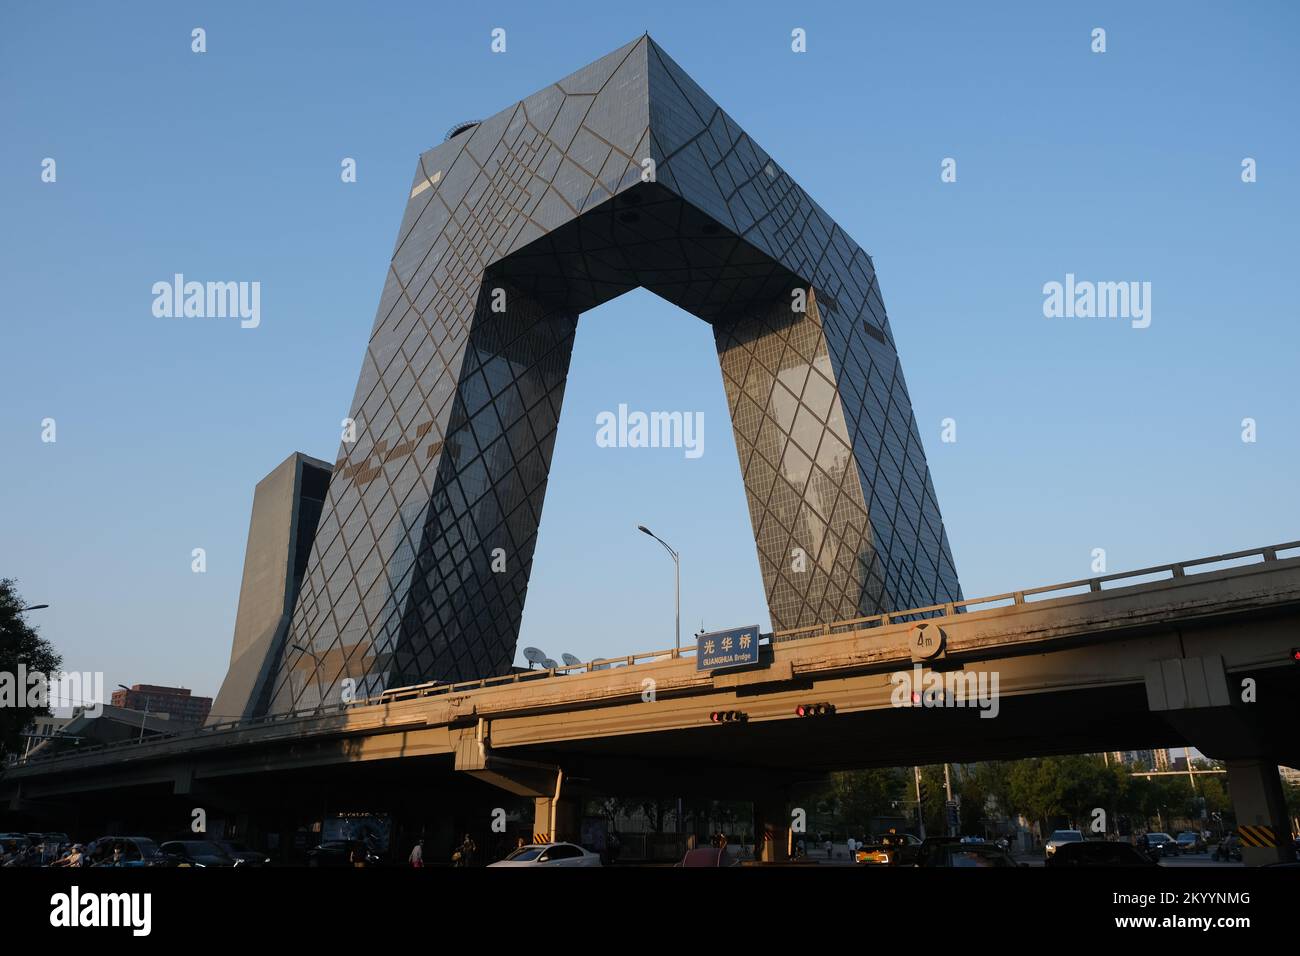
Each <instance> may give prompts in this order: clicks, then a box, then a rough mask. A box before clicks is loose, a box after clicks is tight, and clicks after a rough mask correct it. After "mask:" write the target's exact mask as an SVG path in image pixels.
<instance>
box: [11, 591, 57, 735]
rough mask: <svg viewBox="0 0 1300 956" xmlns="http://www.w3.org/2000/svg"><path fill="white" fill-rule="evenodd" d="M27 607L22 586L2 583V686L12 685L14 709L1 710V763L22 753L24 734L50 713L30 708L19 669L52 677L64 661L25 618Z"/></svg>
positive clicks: (45, 707) (42, 709)
mask: <svg viewBox="0 0 1300 956" xmlns="http://www.w3.org/2000/svg"><path fill="white" fill-rule="evenodd" d="M24 607H26V604H25V603H24V602H23V599H22V596H21V595H20V594H19V593H18V584H17V582H16V581H14V580H13V579H12V578H4V579H0V686H2V685H3V683H8V684H9V692H11V693H12V694H13V701H12V703H13V706H8V704H9V703H10V702H9V701H4V702H3V703H4V704H5V705H6V706H0V759H3V757H4V756H5V755H6V754H11V753H21V752H22V750H23V737H22V733H23V731H25V730H26V729H27V728H28V727H30V726H31V724H32V722H33V721H34V720H35V719H36V718H37V717H45V716H48V715H49V713H50V708H49V707H48V706H42V707H28V706H27V703H28V695H27V689H28V688H27V686H25V685H19V683H18V676H19V665H22V667H23V668H24V669H25V671H26V673H27V674H28V675H29V676H30V675H32V674H41V675H44V676H46V677H49V676H51V675H53V674H56V673H58V671H59V668H60V667H62V666H63V659H62V658H60V657H59V655H58V654H57V653H56V652H55V650H54V647H53V645H51V644H50V642H49V641H47V640H45V639H44V638H43V637H41V636H40V635H39V634H37V633H36V629H35V628H33V627H32V626H31V625H29V624H28V623H27V621H26V620H25V619H24V618H23V615H22V609H23V608H24Z"/></svg>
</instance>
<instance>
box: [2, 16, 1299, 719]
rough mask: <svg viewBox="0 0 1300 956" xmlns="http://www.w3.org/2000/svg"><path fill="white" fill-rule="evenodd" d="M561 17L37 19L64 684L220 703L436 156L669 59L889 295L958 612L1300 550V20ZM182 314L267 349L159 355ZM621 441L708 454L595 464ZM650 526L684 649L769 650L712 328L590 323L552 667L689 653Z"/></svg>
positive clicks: (560, 467)
mask: <svg viewBox="0 0 1300 956" xmlns="http://www.w3.org/2000/svg"><path fill="white" fill-rule="evenodd" d="M547 6H550V5H543V4H538V3H520V4H501V3H491V2H480V3H474V4H438V5H434V4H425V3H420V4H416V3H410V4H405V3H376V4H351V3H349V4H342V3H338V4H335V3H314V4H289V3H280V4H268V3H222V4H217V3H188V4H174V3H172V4H162V3H158V4H147V3H140V4H131V5H116V4H114V5H107V4H105V5H91V4H84V5H83V4H71V3H59V4H49V3H40V4H38V3H33V2H14V3H9V4H6V5H5V7H4V10H3V12H0V129H2V130H3V131H4V135H3V137H0V283H2V287H3V290H4V296H3V300H2V301H3V313H2V317H0V322H3V331H2V336H0V356H2V358H3V364H2V366H0V368H2V369H3V370H2V371H0V448H2V449H3V456H4V457H3V460H2V462H0V464H2V467H0V509H2V511H0V575H5V576H14V577H17V578H19V579H20V583H21V587H22V590H23V592H24V594H25V596H26V597H27V599H28V600H29V602H32V603H36V602H40V603H49V604H50V605H51V607H50V609H48V610H44V611H37V612H33V614H32V616H31V620H32V621H33V623H39V624H40V626H41V628H42V631H43V633H44V634H45V635H46V636H47V637H49V638H50V639H52V640H53V641H54V642H55V644H56V645H57V646H58V648H59V649H60V650H61V651H62V652H63V654H64V657H65V664H66V666H67V667H68V668H69V669H77V670H102V671H105V672H106V678H105V679H106V681H107V683H108V685H109V686H110V687H111V686H112V685H114V684H116V683H118V682H119V681H120V682H125V683H132V682H137V681H139V682H151V683H162V684H183V685H185V686H189V687H192V688H194V689H195V690H196V691H197V692H200V693H208V694H213V693H215V692H216V690H217V688H218V686H219V684H220V680H221V677H222V676H223V675H224V672H225V666H226V661H227V657H228V654H229V647H230V639H231V633H232V630H233V625H234V616H235V608H236V603H237V600H238V595H239V581H240V574H241V567H242V562H243V551H244V544H245V538H246V535H247V530H248V514H249V508H250V505H251V501H252V493H253V486H254V485H255V483H256V482H257V481H258V479H260V478H261V477H262V476H263V475H264V474H265V473H266V472H267V471H269V470H270V469H271V468H272V467H274V466H275V465H276V464H277V463H278V462H280V461H281V460H282V459H283V458H284V457H285V456H286V455H288V454H289V453H290V452H292V451H294V450H301V451H304V452H307V453H309V454H312V455H316V456H318V457H321V458H324V459H326V460H330V461H332V460H334V458H335V457H336V451H337V448H338V422H339V420H340V419H341V418H342V417H343V416H344V415H345V414H346V413H347V410H348V406H349V404H350V401H351V397H352V393H353V388H354V386H355V383H356V376H357V372H358V369H359V367H360V362H361V356H362V354H363V351H364V348H365V343H366V339H367V336H368V333H369V330H370V327H371V324H372V321H373V319H374V310H375V308H376V305H377V303H378V300H379V294H380V290H381V287H382V284H383V280H384V275H385V271H386V267H387V262H388V257H389V254H390V252H391V250H392V246H393V241H394V237H395V234H396V230H397V227H398V224H399V222H400V218H401V215H402V210H403V206H404V199H405V194H406V191H407V190H408V188H409V184H410V181H411V177H412V173H413V170H414V167H415V162H416V156H417V154H418V153H419V152H420V151H422V150H424V149H427V148H428V147H430V146H432V145H434V144H436V143H438V142H439V141H441V139H442V136H443V134H444V132H445V131H446V129H447V128H448V127H450V126H451V125H452V124H453V123H456V122H457V121H460V120H463V119H467V118H478V117H483V116H488V115H491V114H492V113H495V112H497V111H499V110H501V109H503V108H504V107H506V106H508V105H509V104H510V103H512V102H514V101H515V100H517V99H519V98H521V97H523V96H525V95H527V94H529V93H532V92H533V91H535V90H537V89H539V88H541V87H542V86H544V85H546V84H548V83H550V82H552V81H554V80H556V79H558V78H560V77H561V76H563V75H565V74H567V73H569V72H571V71H573V70H574V69H577V68H578V67H580V66H582V65H584V64H586V63H588V62H590V61H592V60H594V59H596V58H597V57H599V56H601V55H603V54H604V53H606V52H608V51H610V50H612V49H614V48H616V47H618V46H619V45H621V44H623V43H625V42H627V41H628V40H630V39H632V38H634V37H635V36H637V35H639V34H640V33H642V32H644V31H646V30H648V31H649V32H650V33H651V35H652V36H653V37H654V38H655V39H656V40H657V41H658V42H659V43H660V44H661V45H662V46H663V47H664V48H665V49H666V50H667V51H668V53H669V54H670V55H671V56H672V57H673V58H674V59H676V60H677V62H678V63H679V64H680V65H681V66H682V67H683V68H684V69H685V70H686V71H687V72H689V73H690V74H691V75H692V76H694V77H695V79H696V80H697V81H698V82H699V83H700V84H701V85H702V86H703V87H704V88H705V89H706V90H707V91H708V92H709V93H710V94H711V95H712V96H713V97H714V98H715V99H716V100H717V101H718V102H719V103H720V104H721V105H722V106H723V107H724V108H725V109H727V110H728V111H729V112H730V113H731V114H732V115H733V116H734V117H735V118H736V119H737V120H738V121H739V122H740V123H741V125H742V126H744V127H745V128H746V129H747V130H748V132H749V133H750V134H751V135H752V136H754V138H755V139H756V140H757V141H758V142H759V143H761V144H762V145H763V146H764V147H765V148H766V149H767V150H768V151H769V152H770V153H771V154H772V155H773V157H774V158H775V159H776V160H777V161H778V162H780V163H781V165H782V166H783V167H784V168H785V169H786V170H788V171H789V172H790V173H791V175H793V176H794V177H795V178H796V180H798V181H799V183H800V184H801V185H802V186H803V187H804V188H805V189H806V190H807V191H808V192H809V193H810V194H811V195H812V196H813V197H814V198H815V199H816V200H817V201H818V202H820V203H821V204H822V206H824V207H825V208H826V209H827V210H828V211H829V212H830V213H831V215H832V216H834V217H835V218H836V219H837V221H838V222H839V223H840V224H841V225H842V226H843V227H844V228H845V229H846V230H847V231H848V232H849V233H850V234H851V235H852V236H853V237H854V238H855V239H856V240H857V241H858V242H859V243H860V244H861V245H862V246H863V247H864V248H865V249H866V250H867V251H868V252H870V253H871V254H872V256H873V257H874V259H875V263H876V267H877V270H878V272H879V275H880V282H881V287H882V290H883V294H884V299H885V303H886V305H887V307H888V309H889V314H890V320H891V322H892V325H893V329H894V334H895V336H896V338H897V341H898V346H899V350H900V353H901V356H902V359H903V365H904V369H905V371H906V375H907V381H908V387H909V389H910V391H911V394H912V398H913V401H914V403H915V411H916V417H917V420H918V422H919V425H920V429H921V435H922V438H923V440H924V442H925V446H926V451H927V455H928V457H929V462H930V468H931V471H932V474H933V477H934V482H935V486H936V490H937V492H938V495H939V501H940V504H941V506H942V509H943V514H944V518H945V521H946V525H947V529H948V534H949V538H950V540H951V542H952V546H953V551H954V555H955V558H956V563H957V569H958V572H959V574H960V576H961V580H962V585H963V588H964V590H965V592H966V594H967V596H977V595H981V594H986V593H993V592H998V591H1004V590H1008V589H1012V588H1017V587H1027V586H1031V585H1035V584H1045V583H1051V582H1054V581H1062V580H1069V579H1073V578H1078V577H1085V576H1088V575H1089V574H1090V562H1091V560H1092V558H1091V552H1092V549H1094V548H1098V547H1100V548H1105V549H1106V552H1107V561H1108V565H1109V567H1110V569H1111V570H1123V569H1127V568H1136V567H1141V566H1146V565H1151V564H1159V563H1165V562H1169V561H1173V560H1178V559H1182V558H1190V557H1193V556H1199V555H1203V554H1214V553H1220V552H1225V551H1230V550H1234V549H1241V548H1248V547H1253V546H1257V545H1263V544H1267V543H1275V542H1279V541H1284V540H1290V539H1293V538H1297V537H1300V522H1297V520H1296V517H1297V516H1296V491H1297V482H1296V477H1295V476H1296V474H1297V471H1300V424H1297V407H1298V403H1297V398H1296V383H1297V359H1298V358H1300V331H1298V327H1300V326H1298V322H1297V320H1298V319H1300V314H1298V312H1300V310H1298V308H1297V300H1296V294H1295V286H1294V280H1295V276H1296V268H1295V254H1296V251H1297V250H1296V247H1297V242H1296V238H1295V228H1296V221H1297V212H1298V211H1300V210H1298V208H1297V206H1298V203H1297V199H1298V197H1300V186H1298V183H1300V168H1298V159H1300V135H1298V134H1297V129H1298V128H1300V127H1298V124H1297V122H1296V119H1297V117H1296V110H1295V104H1296V102H1297V99H1298V97H1297V93H1298V92H1300V91H1298V90H1297V80H1298V79H1300V66H1298V64H1300V61H1298V60H1297V58H1296V57H1295V56H1294V49H1295V45H1296V42H1297V39H1298V34H1300V30H1298V29H1297V27H1300V13H1298V12H1297V11H1298V10H1300V8H1297V7H1296V6H1295V5H1293V4H1288V3H1260V4H1251V5H1248V6H1247V5H1228V4H1197V3H1178V4H1172V3H1171V4H1162V3H1148V4H1140V5H1137V4H1119V3H1117V4H1066V3H1062V4H978V5H977V4H967V3H953V4H943V3H929V4H889V5H884V4H834V5H822V4H816V3H804V4H789V3H780V4H774V3H765V2H751V3H735V4H708V5H705V4H677V3H658V4H650V5H633V4H609V3H587V2H566V3H565V4H563V5H558V6H557V9H558V10H560V11H562V12H559V13H553V12H547V10H546V9H545V8H546V7H547ZM196 26H199V27H203V28H205V29H206V31H207V43H208V51H207V52H206V53H204V54H201V55H200V54H195V53H192V52H191V50H190V42H191V41H190V31H191V29H192V28H194V27H196ZM494 27H502V28H504V29H505V30H506V31H507V33H506V36H507V51H506V53H504V54H493V53H492V52H491V50H490V47H489V43H490V31H491V30H492V29H493V28H494ZM795 27H802V28H804V29H805V30H806V31H807V36H808V52H806V53H803V54H796V53H793V52H791V49H790V32H791V30H792V29H793V28H795ZM1094 27H1103V28H1105V29H1106V31H1107V50H1106V52H1105V53H1102V54H1096V53H1093V52H1091V50H1090V43H1091V40H1090V33H1091V31H1092V29H1093V28H1094ZM46 157H51V158H54V159H55V160H56V162H57V176H58V178H57V182H55V183H43V182H42V181H41V162H42V160H43V159H44V158H46ZM343 157H353V158H355V159H356V160H357V165H358V181H357V182H356V183H353V184H344V183H342V182H341V181H340V176H339V171H340V161H341V160H342V159H343ZM945 157H953V158H955V159H956V160H957V181H956V182H955V183H942V182H941V181H940V175H939V174H940V163H941V161H942V160H943V159H944V158H945ZM1244 157H1253V158H1254V159H1255V160H1256V162H1257V164H1258V165H1257V168H1258V181H1257V182H1255V183H1250V184H1247V183H1243V182H1242V181H1241V162H1242V159H1243V158H1244ZM176 272H183V273H185V274H187V275H189V276H191V277H197V278H203V279H231V280H246V281H259V282H260V283H261V285H262V323H261V326H260V327H259V328H257V329H252V330H246V329H240V328H239V327H238V324H237V323H235V322H229V321H227V322H222V321H220V320H194V319H192V320H169V319H160V318H155V317H154V316H153V315H152V312H151V304H152V295H151V292H150V289H151V286H152V284H153V283H154V282H157V281H160V280H168V279H170V277H171V276H172V275H173V273H176ZM1066 273H1074V274H1075V275H1076V276H1078V277H1079V278H1080V279H1091V280H1095V281H1130V280H1132V281H1145V282H1150V283H1151V284H1152V302H1151V306H1152V321H1151V325H1150V327H1149V328H1146V329H1134V328H1131V327H1130V325H1129V323H1128V322H1125V321H1122V320H1113V319H1048V318H1045V317H1044V315H1043V309H1042V306H1043V292H1042V287H1043V284H1044V283H1046V282H1050V281H1063V280H1064V277H1065V275H1066ZM620 402H626V403H627V404H628V405H629V406H630V407H632V408H640V409H669V410H689V411H702V412H703V413H704V417H705V442H706V444H705V454H704V455H703V456H702V457H700V458H698V459H693V460H692V459H687V458H686V457H685V456H684V455H683V454H682V452H681V451H680V450H676V451H674V450H653V449H637V450H629V449H602V448H598V447H597V446H596V444H595V441H594V434H595V426H594V419H595V415H596V414H597V412H599V411H602V410H606V409H614V408H616V407H617V405H618V403H620ZM47 417H52V418H54V419H55V420H56V422H57V439H58V440H57V442H55V443H53V444H49V443H44V442H42V441H41V421H42V419H44V418H47ZM947 417H952V418H954V419H956V421H957V439H958V440H957V441H956V442H955V443H943V442H942V441H941V440H940V422H941V421H942V420H943V419H944V418H947ZM1245 417H1252V418H1254V419H1255V420H1256V421H1257V423H1258V441H1256V442H1254V443H1245V442H1243V441H1242V440H1241V421H1242V419H1243V418H1245ZM639 523H645V524H647V525H649V526H650V527H651V528H653V529H654V530H655V531H657V532H658V533H659V534H661V535H662V536H663V537H665V538H666V539H667V540H668V541H670V542H671V543H673V544H674V545H675V546H676V547H678V548H679V549H680V550H681V551H682V554H683V560H682V587H683V629H684V630H685V631H686V632H687V633H688V634H689V633H690V632H691V631H693V630H696V629H698V628H699V626H700V625H701V623H703V624H704V625H705V626H706V627H707V628H709V629H716V628H722V627H728V626H733V625H743V624H749V623H754V622H758V623H761V624H763V625H764V626H766V625H767V624H768V621H767V615H766V610H765V607H764V602H763V592H762V586H761V581H760V578H759V573H758V562H757V558H756V556H755V553H754V548H753V542H752V537H751V532H750V528H749V517H748V512H747V510H746V507H745V503H744V496H743V489H742V486H741V478H740V469H739V465H738V463H737V460H736V456H735V449H734V444H733V442H732V439H731V436H730V426H729V423H728V417H727V410H726V403H725V398H724V394H723V389H722V384H721V379H720V376H719V372H718V369H717V359H716V356H715V354H714V349H713V344H712V336H711V334H710V330H709V327H708V326H707V325H706V324H704V323H703V322H701V321H700V320H698V319H696V318H694V317H692V316H690V315H688V314H686V313H684V312H682V311H680V310H678V309H676V308H675V307H673V306H671V305H669V304H667V303H666V302H663V301H662V300H659V299H657V298H655V297H654V296H652V295H650V294H649V293H645V292H636V293H632V294H629V295H627V296H624V297H622V298H620V299H618V300H615V301H614V302H611V303H608V304H606V305H605V306H602V307H601V308H599V309H597V310H595V311H593V312H591V313H588V314H587V315H585V316H584V317H583V319H582V320H581V323H580V326H579V333H578V338H577V344H576V348H575V351H574V356H573V364H572V370H571V373H570V378H569V387H568V393H567V395H566V404H565V408H564V415H563V418H562V420H561V425H560V438H559V441H558V443H557V447H556V451H555V458H554V463H553V468H552V473H551V484H550V490H549V494H548V498H547V503H546V509H545V514H544V517H543V522H542V529H541V533H540V539H539V544H538V549H537V554H536V559H535V565H534V573H533V579H532V585H531V588H530V591H529V597H528V604H527V607H526V609H525V615H524V624H523V634H522V637H521V641H520V646H521V647H522V646H523V645H525V644H536V645H539V646H541V647H543V648H544V649H545V650H547V651H548V652H549V653H551V654H552V655H554V656H558V655H559V653H560V652H561V651H570V652H572V653H575V654H577V655H579V656H580V657H583V658H588V657H594V656H603V655H613V654H620V653H628V652H631V651H639V650H650V649H654V648H660V647H667V646H670V645H671V643H672V627H673V620H672V567H671V562H670V561H669V559H668V558H667V556H666V555H665V554H664V553H663V552H662V551H661V550H660V549H659V548H658V546H657V545H655V543H654V542H652V541H650V540H649V539H648V538H645V537H644V536H643V535H640V534H638V533H636V531H635V526H636V525H637V524H639ZM196 547H203V548H205V549H206V552H207V558H208V570H207V573H205V574H194V573H192V572H191V570H190V560H191V559H190V553H191V550H192V549H193V548H196Z"/></svg>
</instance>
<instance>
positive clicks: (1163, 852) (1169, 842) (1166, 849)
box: [1133, 833, 1183, 860]
mask: <svg viewBox="0 0 1300 956" xmlns="http://www.w3.org/2000/svg"><path fill="white" fill-rule="evenodd" d="M1133 842H1134V845H1135V846H1136V847H1137V848H1138V849H1139V850H1142V851H1144V852H1145V853H1146V855H1147V856H1149V857H1151V859H1153V860H1158V859H1160V858H1161V857H1162V856H1179V855H1181V854H1182V852H1183V848H1182V847H1180V846H1179V845H1178V841H1177V840H1175V839H1174V838H1173V837H1171V836H1170V835H1169V834H1168V833H1144V834H1142V835H1141V836H1140V837H1138V838H1137V839H1136V840H1134V841H1133Z"/></svg>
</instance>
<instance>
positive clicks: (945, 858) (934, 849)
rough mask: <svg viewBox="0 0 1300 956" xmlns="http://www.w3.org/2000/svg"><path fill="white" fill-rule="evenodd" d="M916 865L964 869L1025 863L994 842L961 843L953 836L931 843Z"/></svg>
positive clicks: (1011, 865)
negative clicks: (950, 839)
mask: <svg viewBox="0 0 1300 956" xmlns="http://www.w3.org/2000/svg"><path fill="white" fill-rule="evenodd" d="M917 865H918V866H923V867H950V868H954V869H965V868H968V867H977V868H986V867H993V868H1002V867H1013V866H1017V865H1020V866H1025V865H1027V864H1017V863H1016V861H1015V860H1014V859H1012V857H1011V854H1010V853H1008V852H1007V851H1006V850H1004V849H1003V848H1002V847H1000V846H998V845H997V844H996V843H963V842H961V841H960V840H958V839H956V838H954V839H953V841H952V842H948V843H935V844H932V845H931V847H930V849H929V852H928V853H926V855H925V856H923V857H922V858H921V860H920V862H919V863H918V864H917Z"/></svg>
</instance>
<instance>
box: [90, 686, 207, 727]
mask: <svg viewBox="0 0 1300 956" xmlns="http://www.w3.org/2000/svg"><path fill="white" fill-rule="evenodd" d="M112 703H113V706H114V707H125V708H127V709H129V710H138V711H141V712H143V713H147V714H156V715H160V716H161V715H162V714H166V715H167V717H168V718H169V719H170V720H173V721H177V722H179V723H183V724H202V723H203V722H204V721H205V720H207V719H208V712H209V711H211V710H212V698H211V697H195V696H193V695H192V694H191V693H190V692H189V690H188V689H187V688H185V687H159V686H158V685H156V684H134V685H132V687H131V689H130V690H115V691H113V697H112Z"/></svg>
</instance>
